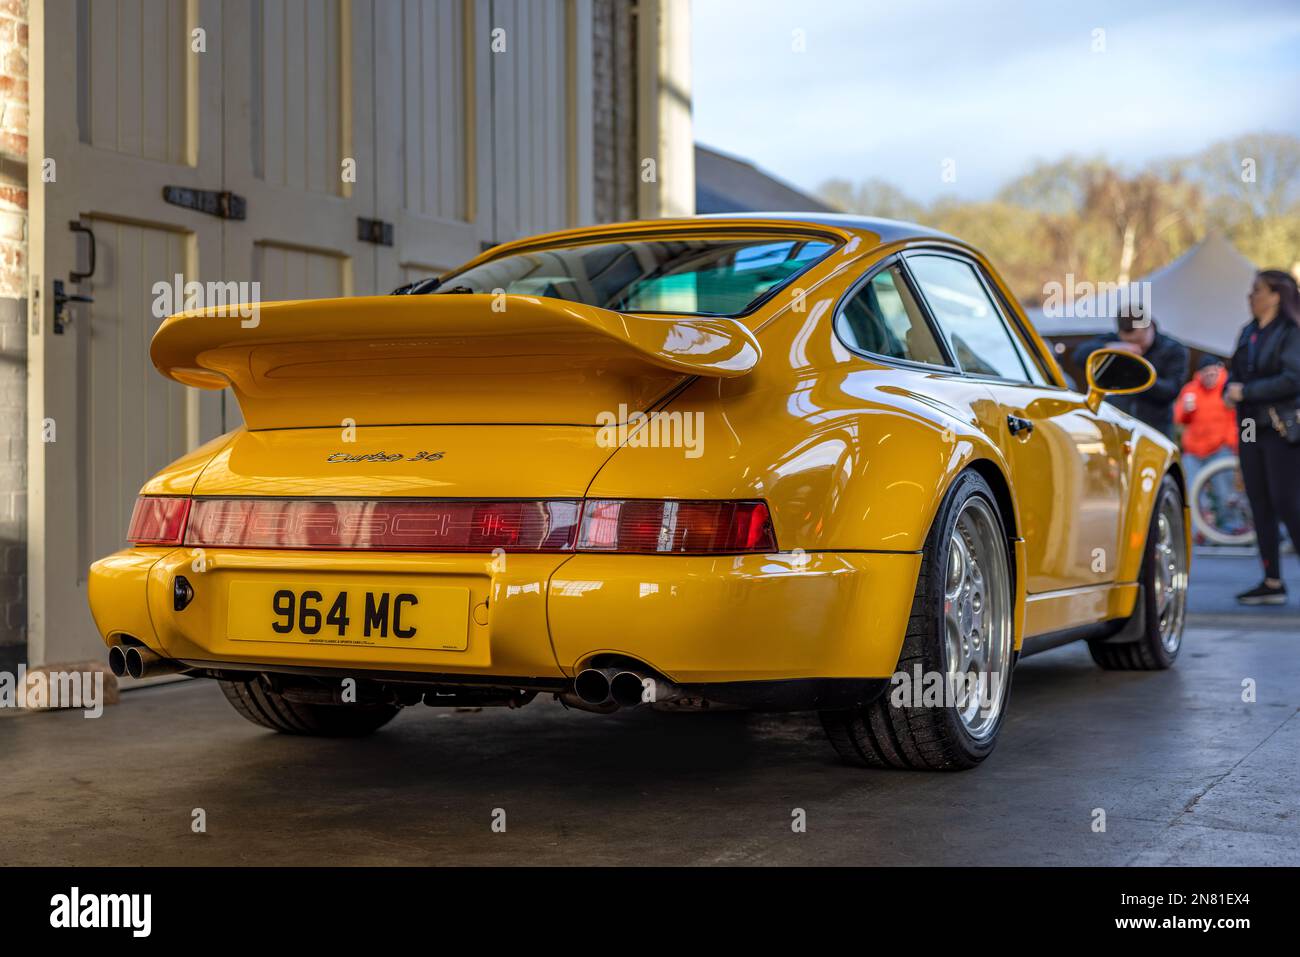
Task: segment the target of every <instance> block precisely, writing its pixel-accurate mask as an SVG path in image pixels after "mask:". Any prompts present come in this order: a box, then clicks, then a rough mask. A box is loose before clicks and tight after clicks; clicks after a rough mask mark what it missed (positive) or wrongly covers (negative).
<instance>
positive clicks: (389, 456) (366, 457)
mask: <svg viewBox="0 0 1300 957" xmlns="http://www.w3.org/2000/svg"><path fill="white" fill-rule="evenodd" d="M443 454H444V453H442V452H416V453H415V454H414V455H412V456H409V457H408V456H407V454H406V453H405V452H371V453H369V454H353V453H352V452H334V453H333V454H331V455H330V457H329V458H327V459H326V460H325V461H326V462H436V461H438V460H439V459H440V458H442V456H443Z"/></svg>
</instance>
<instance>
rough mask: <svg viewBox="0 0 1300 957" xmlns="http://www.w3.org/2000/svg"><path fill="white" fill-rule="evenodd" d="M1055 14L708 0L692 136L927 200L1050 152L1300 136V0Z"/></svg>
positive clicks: (1110, 4)
mask: <svg viewBox="0 0 1300 957" xmlns="http://www.w3.org/2000/svg"><path fill="white" fill-rule="evenodd" d="M1045 7H1047V5H1040V4H1032V3H1010V2H1006V3H1000V4H992V5H983V4H980V5H976V4H947V3H939V2H936V0H927V2H922V3H917V4H890V5H877V4H872V5H870V6H867V5H865V4H837V3H826V2H816V0H806V2H802V3H798V4H793V3H788V2H775V0H749V2H745V3H743V4H732V3H730V2H727V0H696V3H695V6H694V9H695V11H696V12H695V22H694V31H695V35H694V47H695V63H694V98H695V116H696V136H697V138H698V139H699V140H701V141H702V142H707V143H710V144H711V145H714V146H717V147H719V148H721V149H725V150H729V151H731V152H735V153H738V154H740V155H743V156H745V157H747V158H749V159H751V160H754V161H755V162H757V163H759V164H760V165H762V166H764V167H766V168H768V169H770V170H772V171H773V172H775V173H777V174H778V175H780V176H782V177H784V178H786V179H789V180H790V181H791V182H794V183H796V184H798V185H800V186H802V187H804V188H805V189H812V188H815V187H816V186H817V185H818V184H819V183H820V182H822V181H823V180H825V179H827V178H829V177H831V176H841V177H848V178H851V179H866V178H868V177H872V176H876V177H880V178H883V179H886V180H889V181H891V182H894V183H896V184H898V185H899V186H901V187H903V188H904V189H905V190H907V191H908V192H910V193H912V194H913V195H915V196H917V197H918V198H921V199H931V198H933V197H934V196H935V195H937V194H939V193H941V192H947V191H952V192H955V193H957V194H959V195H962V196H965V197H968V198H977V197H980V196H984V195H988V194H989V193H991V192H992V191H993V190H994V189H996V187H997V186H998V185H1000V184H1001V183H1002V182H1003V181H1005V180H1006V179H1007V178H1009V177H1010V176H1013V175H1015V174H1016V173H1018V172H1020V171H1021V170H1022V169H1024V168H1025V167H1026V166H1027V165H1028V164H1029V163H1030V162H1032V161H1033V160H1034V159H1038V158H1044V159H1053V158H1057V157H1060V156H1062V155H1065V154H1068V153H1078V154H1084V155H1095V154H1102V155H1106V156H1107V157H1109V158H1111V159H1113V160H1118V161H1121V162H1126V163H1129V164H1131V165H1135V166H1136V165H1141V164H1143V163H1145V162H1147V161H1149V160H1151V159H1154V158H1160V157H1164V156H1169V155H1176V154H1179V153H1186V152H1191V151H1194V150H1197V149H1199V148H1201V147H1203V146H1205V145H1207V144H1208V143H1210V142H1212V141H1214V140H1216V139H1221V138H1224V137H1227V136H1233V135H1237V134H1239V133H1243V132H1249V131H1255V130H1274V131H1284V132H1285V131H1291V132H1300V97H1296V96H1295V93H1294V91H1295V90H1296V89H1300V11H1297V10H1296V9H1295V8H1294V7H1293V6H1287V5H1283V4H1270V3H1248V4H1247V3H1243V4H1240V5H1238V6H1237V7H1236V8H1233V9H1228V8H1225V7H1224V5H1222V4H1220V3H1185V4H1178V5H1175V4H1165V3H1160V4H1146V5H1137V4H1133V3H1120V2H1115V0H1106V2H1103V3H1101V4H1099V5H1094V7H1092V8H1090V9H1089V10H1086V11H1084V10H1077V9H1069V10H1060V9H1050V8H1049V9H1044V8H1045ZM1097 29H1100V30H1104V31H1105V34H1104V41H1105V50H1104V52H1093V49H1092V47H1093V43H1094V40H1095V36H1094V33H1093V31H1094V30H1097ZM795 30H802V31H804V38H805V40H806V44H807V51H806V52H803V53H799V52H794V50H793V49H792V43H793V40H794V32H793V31H795ZM948 158H951V159H954V160H956V162H957V171H958V178H957V182H956V183H955V184H945V183H944V182H942V181H941V179H940V175H939V174H940V164H941V163H942V162H943V160H945V159H948Z"/></svg>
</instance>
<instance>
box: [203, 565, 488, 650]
mask: <svg viewBox="0 0 1300 957" xmlns="http://www.w3.org/2000/svg"><path fill="white" fill-rule="evenodd" d="M226 629H227V634H228V635H229V636H230V637H231V638H232V639H234V640H236V641H289V642H296V643H300V644H311V645H367V646H375V647H384V648H421V649H427V650H435V651H464V650H465V649H466V648H468V647H469V589H468V588H456V587H454V586H436V587H422V588H383V587H381V586H375V585H356V584H342V585H332V586H313V585H307V586H304V585H286V584H283V583H278V584H277V583H275V582H247V581H244V582H241V581H234V582H231V583H230V598H229V604H228V605H227V612H226Z"/></svg>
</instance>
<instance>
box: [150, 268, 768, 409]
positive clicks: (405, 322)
mask: <svg viewBox="0 0 1300 957" xmlns="http://www.w3.org/2000/svg"><path fill="white" fill-rule="evenodd" d="M149 354H150V357H151V358H152V360H153V363H154V365H155V366H156V367H157V369H158V371H159V372H161V373H162V374H163V375H165V376H167V377H168V378H170V379H174V380H175V381H177V382H180V383H182V384H184V385H189V386H194V387H197V388H201V389H222V388H226V387H229V388H231V389H232V390H233V391H234V393H235V397H236V398H237V399H238V401H239V404H240V408H241V410H242V411H243V413H244V418H245V419H246V421H247V422H248V425H249V427H250V428H254V429H257V428H286V427H299V426H321V425H338V424H339V422H340V421H341V420H342V419H350V420H351V421H353V422H355V423H357V424H376V423H383V424H394V423H395V420H394V418H393V416H394V414H398V415H399V416H400V417H399V419H398V420H397V421H403V422H421V423H433V422H480V423H491V422H512V423H528V422H551V423H560V422H562V423H566V424H591V423H594V422H595V421H596V416H597V415H598V414H600V413H601V412H605V411H613V410H617V409H619V408H620V407H624V406H625V407H627V408H628V409H629V410H631V411H636V410H639V409H644V408H646V407H648V406H649V405H650V404H652V403H653V401H654V400H655V399H656V398H658V397H659V396H662V395H663V394H664V393H665V392H666V391H668V390H669V389H671V388H673V387H674V385H675V384H677V383H678V382H680V381H681V380H682V379H683V377H686V376H707V377H714V378H732V377H736V376H743V375H745V374H746V373H748V372H750V371H751V370H752V369H753V368H754V367H755V366H756V365H757V363H758V361H759V359H760V358H761V356H762V352H761V350H760V348H759V345H758V341H757V340H756V339H755V338H754V335H753V333H752V332H750V331H749V329H747V328H746V327H745V326H744V325H742V324H741V323H740V322H737V321H736V320H734V319H728V318H721V317H707V316H639V315H625V314H623V313H618V312H613V311H610V310H608V309H601V308H598V307H596V306H588V305H584V304H581V303H574V302H568V301H565V300H561V299H549V298H544V297H537V296H522V295H501V296H496V295H486V294H482V295H480V294H475V295H428V296H368V297H356V298H349V299H316V300H300V301H292V302H273V303H265V304H258V305H255V306H248V305H242V306H241V305H229V306H218V307H212V308H209V309H203V310H196V311H191V312H184V313H179V314H177V315H174V316H171V317H169V318H168V319H166V320H165V321H164V322H163V324H162V325H161V326H160V327H159V329H158V331H157V333H155V335H154V337H153V342H152V344H151V346H150V350H149Z"/></svg>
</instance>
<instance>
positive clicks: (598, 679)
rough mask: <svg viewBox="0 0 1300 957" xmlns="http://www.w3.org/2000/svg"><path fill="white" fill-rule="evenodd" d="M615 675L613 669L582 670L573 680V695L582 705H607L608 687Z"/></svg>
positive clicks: (608, 697) (608, 698)
mask: <svg viewBox="0 0 1300 957" xmlns="http://www.w3.org/2000/svg"><path fill="white" fill-rule="evenodd" d="M615 674H616V672H615V671H614V669H613V668H584V669H583V670H582V671H579V672H578V677H576V678H574V679H573V693H574V694H575V695H577V696H578V698H579V699H580V700H581V701H582V702H583V703H584V704H592V705H604V704H609V702H610V700H611V698H610V693H609V687H610V684H611V682H612V681H613V679H614V676H615Z"/></svg>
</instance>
